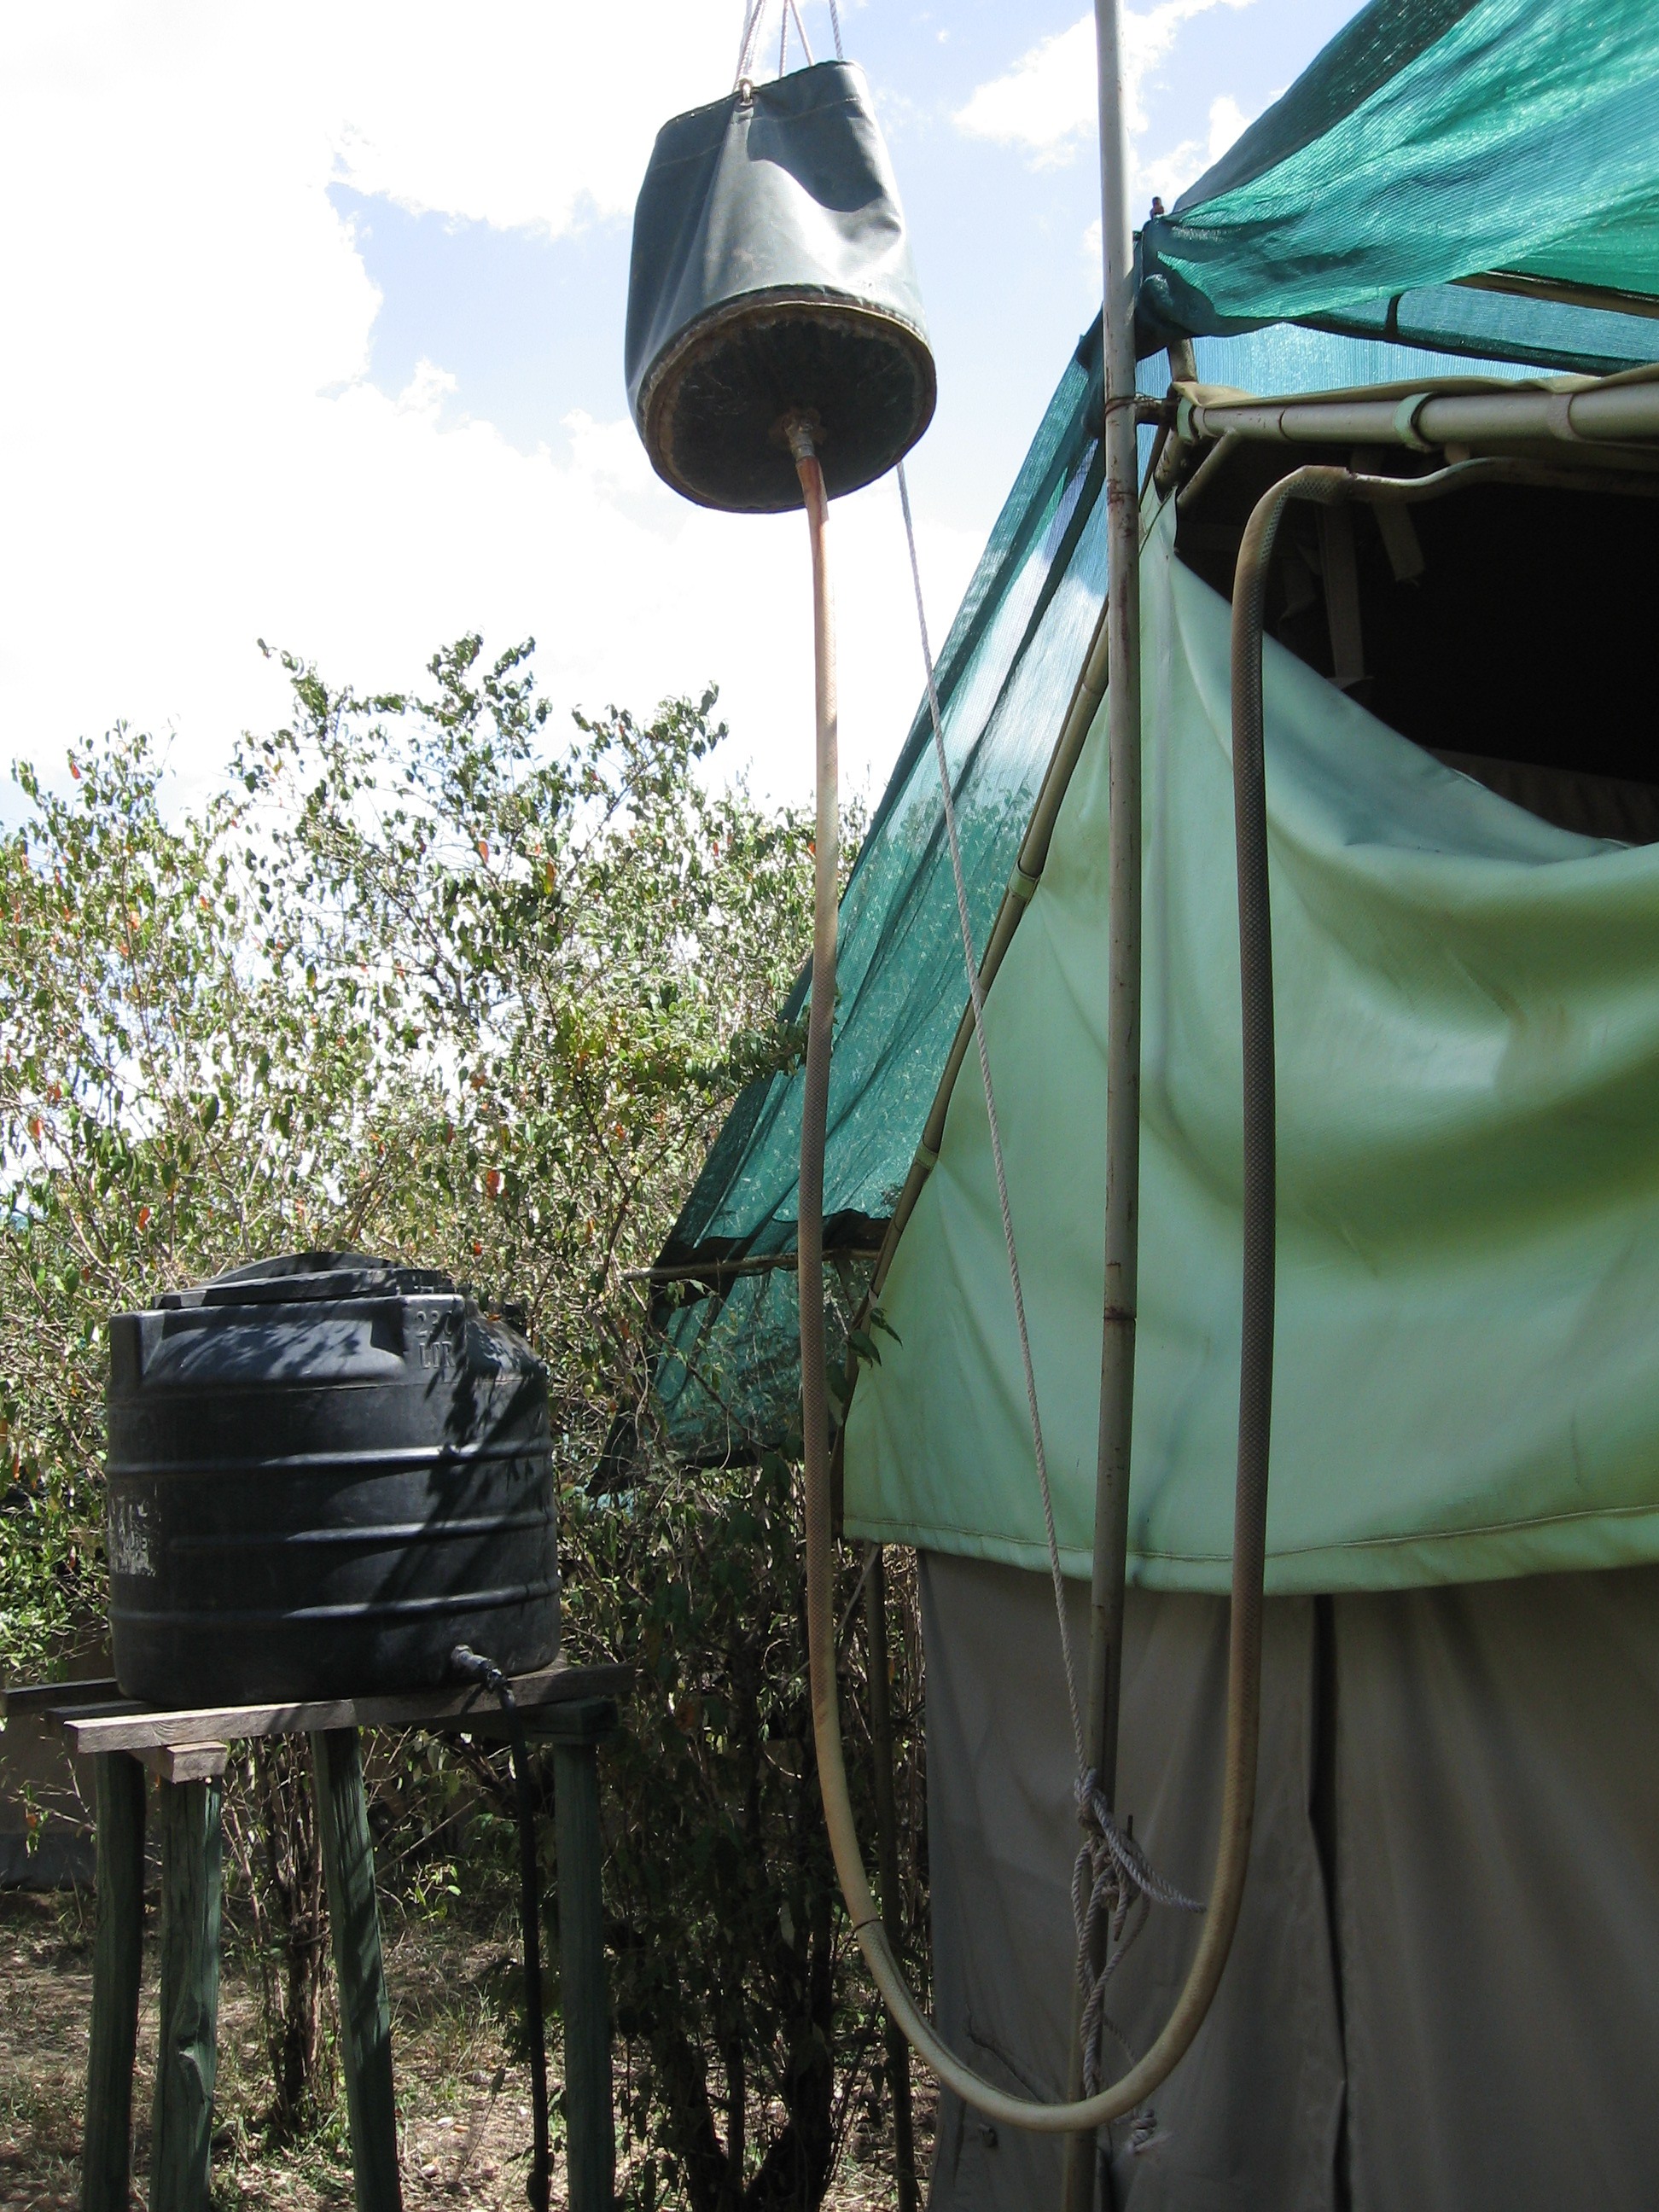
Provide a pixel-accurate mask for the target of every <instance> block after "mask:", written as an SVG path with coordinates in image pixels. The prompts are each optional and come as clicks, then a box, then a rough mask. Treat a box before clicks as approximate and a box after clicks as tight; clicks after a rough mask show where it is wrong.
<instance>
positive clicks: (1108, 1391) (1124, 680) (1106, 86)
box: [1064, 0, 1140, 2212]
mask: <svg viewBox="0 0 1659 2212" xmlns="http://www.w3.org/2000/svg"><path fill="white" fill-rule="evenodd" d="M1095 50H1096V58H1097V66H1098V72H1099V105H1100V213H1101V226H1100V228H1101V245H1102V258H1103V264H1104V265H1103V278H1104V281H1103V288H1102V306H1103V313H1102V330H1101V343H1102V350H1103V358H1104V368H1105V386H1106V407H1105V418H1106V419H1105V448H1106V543H1107V589H1108V592H1109V606H1108V610H1107V635H1108V640H1109V644H1108V653H1109V674H1108V678H1107V686H1106V743H1107V763H1108V768H1107V773H1108V790H1109V817H1110V818H1109V823H1108V829H1107V837H1108V848H1107V858H1108V891H1107V962H1108V965H1107V979H1106V1296H1105V1309H1104V1314H1103V1327H1102V1331H1101V1344H1100V1437H1099V1448H1098V1453H1097V1460H1096V1468H1095V1548H1094V1573H1093V1578H1092V1584H1091V1595H1090V1638H1089V1711H1088V1718H1087V1722H1086V1727H1087V1730H1088V1755H1089V1761H1090V1764H1091V1765H1092V1766H1093V1767H1094V1769H1095V1771H1096V1773H1097V1776H1098V1777H1099V1781H1100V1787H1101V1789H1102V1790H1103V1792H1104V1794H1105V1796H1106V1799H1107V1802H1108V1803H1109V1804H1112V1805H1114V1806H1115V1802H1116V1790H1117V1717H1118V1694H1119V1690H1120V1686H1121V1679H1122V1657H1123V1582H1124V1557H1125V1553H1126V1552H1127V1547H1128V1532H1129V1439H1130V1432H1131V1430H1132V1428H1133V1419H1134V1368H1135V1308H1136V1299H1137V1273H1138V1270H1137V1264H1136V1262H1137V1249H1138V1244H1139V1196H1140V517H1139V501H1138V498H1137V489H1138V485H1137V477H1138V470H1137V466H1136V453H1135V416H1134V392H1135V344H1134V269H1133V246H1132V242H1131V239H1130V234H1129V196H1128V149H1127V143H1126V140H1125V136H1124V88H1123V59H1122V51H1121V45H1120V40H1119V25H1118V9H1117V0H1095ZM1100 1963H1101V1962H1100V1961H1099V1960H1094V1961H1092V1964H1093V1965H1094V1966H1095V1968H1096V1970H1097V1971H1098V1968H1099V1966H1100ZM1080 2021H1081V2006H1080V2003H1079V2005H1077V2006H1076V2007H1074V2009H1073V2034H1072V2068H1071V2081H1070V2086H1069V2094H1070V2095H1072V2096H1073V2097H1078V2096H1080V2095H1081V2094H1082V2093H1083V2051H1082V2043H1081V2037H1080V2035H1079V2027H1080ZM1096 2170H1097V2160H1096V2157H1095V2139H1094V2137H1093V2136H1068V2137H1067V2139H1066V2184H1065V2200H1064V2201H1065V2205H1066V2212H1091V2207H1092V2205H1093V2203H1094V2197H1095V2177H1096Z"/></svg>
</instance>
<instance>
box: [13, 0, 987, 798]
mask: <svg viewBox="0 0 1659 2212" xmlns="http://www.w3.org/2000/svg"><path fill="white" fill-rule="evenodd" d="M737 23H738V9H737V4H736V0H647V4H645V5H643V6H641V7H634V8H629V9H625V10H623V9H592V8H577V7H575V6H573V5H564V4H552V5H550V4H549V0H499V4H496V5H494V6H492V7H491V8H489V9H476V10H471V11H467V13H466V14H465V17H464V19H462V18H458V17H457V15H456V14H455V11H454V10H453V8H452V7H444V8H439V7H438V6H437V5H435V4H432V0H412V4H404V5H398V6H392V5H387V4H380V0H373V4H371V0H356V4H341V3H340V0H334V4H330V5H321V4H307V0H299V4H295V5H290V6H289V7H287V8H285V9H282V10H280V11H271V10H266V9H260V10H255V9H240V8H237V9H232V8H226V7H224V6H222V5H221V4H218V0H147V4H143V5H130V4H119V5H116V4H112V5H108V6H106V7H96V6H94V5H92V4H82V5H80V6H77V7H76V9H73V10H70V9H62V10H57V9H54V10H50V11H44V10H43V11H39V12H37V13H36V14H34V15H24V13H23V11H21V10H13V11H9V13H8V14H7V15H6V16H5V18H4V20H3V27H0V191H3V194H4V198H5V201H6V204H8V205H9V208H10V210H11V211H12V217H11V220H10V221H9V222H8V223H7V224H6V226H5V228H4V233H3V239H0V283H3V286H4V296H5V298H6V300H7V301H8V305H9V334H8V343H6V345H5V346H4V347H3V348H0V481H3V483H5V486H6V500H5V506H6V528H5V532H4V533H3V538H0V604H3V606H4V609H5V620H4V624H3V629H0V762H3V761H6V760H9V758H11V757H15V756H16V755H20V754H21V755H24V756H27V757H33V758H35V759H37V760H38V761H40V762H41V763H42V764H43V765H47V764H50V763H53V762H55V761H57V760H58V759H61V757H62V754H63V751H64V748H65V747H66V746H67V745H68V744H70V743H71V742H73V740H74V739H75V738H76V737H77V736H79V735H81V734H82V733H85V732H91V731H95V730H98V729H101V728H103V727H105V726H107V725H108V724H109V723H110V722H112V720H115V719H116V718H117V717H118V716H125V717H126V718H128V719H130V720H133V721H135V722H137V723H139V724H141V725H148V726H152V727H155V728H158V729H167V728H172V729H173V730H175V731H176V732H177V736H176V740H175V744H174V758H175V761H176V763H177V764H178V766H179V769H180V770H181V772H182V773H183V775H185V779H186V781H196V780H197V779H199V778H200V777H202V776H204V775H207V774H210V772H211V771H212V770H213V769H215V768H216V765H217V763H218V762H219V761H220V760H222V757H223V756H224V753H225V750H226V749H227V747H228V741H229V739H230V738H231V736H232V735H233V734H234V731H235V729H236V728H237V727H238V726H242V725H252V726H259V725H260V724H261V723H263V722H265V721H267V720H274V719H275V718H276V717H277V716H278V715H280V714H281V713H282V712H283V705H284V694H283V688H282V684H281V682H280V678H279V677H278V676H277V675H276V673H275V672H274V671H273V670H272V668H271V667H270V664H268V663H266V662H264V660H262V659H260V657H259V656H258V653H257V651H256V649H255V646H254V640H255V639H256V637H258V636H260V635H263V636H265V637H267V638H270V639H271V640H272V641H281V642H283V643H284V644H287V645H289V646H291V647H294V648H295V649H296V650H299V651H301V652H304V653H307V654H312V655H314V656H315V657H316V658H317V659H319V662H320V663H321V664H322V665H323V666H324V668H325V671H329V672H331V674H332V675H333V676H334V677H335V678H336V680H342V681H343V680H350V681H354V682H357V683H362V684H395V683H401V682H403V681H404V680H406V679H407V678H409V677H410V675H412V674H413V673H414V672H415V671H416V670H417V668H418V666H419V664H420V662H421V660H422V659H423V658H424V656H425V654H426V653H428V652H429V651H430V650H431V649H432V647H434V646H435V644H437V643H438V642H440V641H442V640H444V639H446V638H448V637H451V636H453V635H456V634H457V633H458V632H459V630H461V629H464V628H466V627H468V626H471V625H477V626H480V627H483V628H484V629H486V631H487V633H488V635H489V639H490V640H491V641H495V642H498V643H506V642H507V641H510V640H513V639H516V638H517V637H518V636H520V635H524V634H526V633H529V632H533V633H534V634H535V635H537V637H538V640H539V641H540V643H541V648H542V649H541V652H540V654H539V656H538V659H539V661H540V663H541V667H542V674H543V681H544V685H545V687H546V689H547V690H549V691H550V693H551V694H552V696H554V697H555V699H556V701H558V702H560V704H561V705H566V704H570V703H574V702H586V703H588V704H591V705H596V706H602V705H604V704H605V703H606V702H610V701H611V700H615V701H616V702H617V703H618V704H623V703H626V704H629V705H632V706H635V707H636V708H649V707H650V706H652V705H653V703H654V702H655V701H656V700H657V699H658V698H659V696H662V695H663V694H664V693H665V692H667V691H669V690H685V689H691V688H694V687H696V686H697V685H699V684H702V682H703V681H704V680H705V679H706V678H709V677H711V676H712V677H715V678H720V680H721V681H722V683H723V684H724V686H725V708H726V711H727V712H728V713H729V714H730V715H731V717H732V720H733V722H734V725H735V726H737V728H738V733H739V735H740V737H741V738H742V740H743V741H744V750H745V751H746V752H747V753H749V754H750V755H751V756H752V757H754V758H755V760H756V763H757V772H758V777H759V780H760V781H762V782H763V783H764V784H768V785H770V786H772V787H786V788H789V789H792V790H795V791H799V790H800V789H801V788H802V787H804V785H805V781H807V772H806V763H807V762H808V760H809V757H810V742H811V671H810V627H809V623H808V619H807V609H806V582H805V577H806V553H805V542H804V532H802V530H801V528H800V526H799V522H798V521H795V520H794V519H793V518H787V517H785V518H779V519H778V520H775V521H747V520H736V519H733V518H730V517H722V516H715V515H708V514H704V513H700V512H698V511H696V510H694V509H691V508H689V507H686V506H685V505H684V503H683V502H682V501H678V499H676V498H675V497H674V496H673V495H671V494H670V493H669V492H668V491H666V490H665V489H664V488H663V487H661V486H660V485H659V484H658V483H657V482H656V480H655V478H654V477H653V476H652V475H651V473H650V471H649V469H648V467H647V464H646V462H645V459H644V457H643V455H642V453H641V452H640V450H639V447H638V445H637V441H635V437H634V434H633V431H632V428H631V427H630V426H629V425H628V424H627V423H626V422H611V423H595V422H586V421H585V420H581V419H577V420H574V421H573V422H571V423H570V424H569V425H568V430H569V434H570V436H569V450H568V458H556V457H555V456H554V455H552V454H551V453H549V452H547V451H545V450H544V451H542V452H541V453H536V454H530V455H526V454H524V453H520V452H518V451H516V450H515V449H514V448H513V447H512V446H510V445H509V444H507V441H505V440H504V439H502V438H501V436H499V435H497V433H496V432H495V429H494V428H492V427H491V426H490V425H489V423H487V422H476V421H475V422H463V423H461V424H459V426H453V422H452V426H451V427H445V425H446V422H450V421H451V420H452V418H453V408H452V409H451V410H449V414H448V416H446V415H445V413H444V410H443V406H442V403H443V401H444V399H445V398H446V396H447V394H448V393H450V392H453V389H454V380H453V377H452V376H451V375H450V374H449V373H448V371H447V368H446V366H445V364H444V363H443V362H422V363H421V364H420V365H419V367H418V368H417V369H416V372H415V374H414V376H413V378H412V379H411V380H410V385H409V386H408V388H407V390H406V391H404V392H403V393H402V394H401V395H398V397H395V398H389V397H387V396H386V395H385V394H384V393H382V392H379V391H377V390H376V389H375V388H374V386H372V385H370V384H369V383H368V380H367V369H368V357H369V343H370V336H371V331H372V329H373V325H374V316H375V313H376V312H377V309H378V307H379V304H380V302H379V295H377V293H376V291H375V289H374V286H373V284H372V283H371V282H370V281H369V278H368V274H367V272H366V270H365V269H364V267H363V264H362V260H361V259H360V258H359V256H358V253H357V251H356V244H355V242H354V240H353V237H352V234H351V232H350V228H349V225H347V224H346V223H344V222H342V221H341V219H340V217H339V216H337V213H336V211H335V210H334V208H333V206H332V204H331V202H330V200H329V197H328V194H327V187H328V185H329V184H330V182H331V180H334V179H337V178H339V177H342V176H343V177H345V178H347V179H349V180H350V181H351V182H353V183H354V184H355V185H356V186H357V187H358V188H359V189H360V190H363V191H376V192H381V193H386V194H388V195H390V196H392V197H395V198H397V199H398V200H399V201H401V202H403V203H404V204H407V205H409V206H410V207H416V208H422V209H438V210H444V211H447V212H448V213H451V214H453V215H454V216H458V217H469V218H473V219H482V220H485V221H488V222H495V223H500V224H525V225H536V226H539V227H540V228H543V229H544V231H547V232H550V233H556V232H558V231H560V230H562V229H568V228H569V227H570V226H571V225H573V224H574V223H579V222H582V221H583V220H585V219H586V218H587V216H588V215H589V214H591V213H595V212H597V213H599V214H616V213H619V212H621V211H623V210H626V209H627V208H628V207H629V205H630V204H631V202H632V198H633V195H634V192H635V189H636V185H637V182H638V178H639V175H640V173H641V170H642V168H643V165H644V161H645V159H646V155H647V152H648V149H649V144H650V140H651V137H652V136H653V132H654V130H655V128H656V125H657V124H658V123H659V121H660V120H661V119H662V118H664V117H665V116H668V115H670V114H672V113H673V112H676V111H677V110H678V109H679V108H682V107H684V106H689V105H690V104H692V103H693V102H694V101H696V100H701V99H704V98H708V97H711V96H713V95H714V94H718V93H719V92H720V90H721V89H722V87H723V83H724V81H725V76H726V70H728V69H729V66H730V55H731V52H732V49H733V48H734V47H735V44H736V36H737ZM621 335H622V334H621V332H620V331H617V350H618V355H620V349H621ZM894 505H895V502H894V501H893V495H892V492H891V489H890V487H889V488H887V489H884V490H883V489H878V490H876V491H875V492H872V493H871V494H866V495H860V498H858V499H855V500H852V501H845V502H842V503H840V504H839V505H838V507H837V510H836V514H837V523H838V529H837V537H838V539H839V541H840V573H841V575H842V603H843V611H842V641H843V654H844V662H845V665H844V671H843V696H844V701H845V713H846V746H847V754H848V761H849V765H850V766H851V767H853V768H854V769H855V770H857V769H861V768H866V766H867V764H868V763H871V762H872V759H875V758H879V757H884V756H890V752H891V750H892V749H893V747H894V746H895V745H896V741H897V737H898V734H899V733H900V732H901V731H902V727H903V726H904V724H905V723H906V721H908V714H909V712H910V708H911V706H912V704H913V702H914V700H915V696H916V694H917V691H918V690H919V688H920V687H919V683H918V680H917V678H918V672H919V671H918V669H917V666H916V662H915V641H914V635H912V634H911V633H910V631H909V630H908V629H907V627H906V626H905V624H904V623H902V622H900V621H898V620H896V617H895V610H902V607H903V606H904V605H906V604H907V599H906V593H907V592H908V585H907V581H906V576H905V570H904V556H903V550H902V538H901V537H900V535H899V531H898V525H897V520H896V513H894V512H893V511H892V509H893V507H894ZM923 549H924V556H925V557H926V558H927V560H928V562H929V565H930V569H931V571H932V590H933V597H934V598H935V599H937V600H938V601H939V604H940V605H950V604H952V603H953V599H954V595H955V594H956V592H958V591H959V590H960V588H961V586H962V584H963V581H964V580H965V576H966V573H967V570H968V567H969V562H971V559H972V556H973V553H974V551H975V550H976V549H975V547H973V546H971V545H969V544H966V543H965V542H964V541H963V538H962V537H961V535H960V533H953V532H944V531H939V530H932V531H929V530H927V529H926V528H924V532H923Z"/></svg>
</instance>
